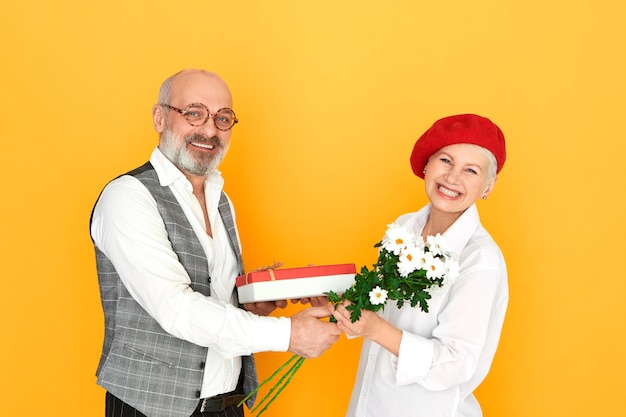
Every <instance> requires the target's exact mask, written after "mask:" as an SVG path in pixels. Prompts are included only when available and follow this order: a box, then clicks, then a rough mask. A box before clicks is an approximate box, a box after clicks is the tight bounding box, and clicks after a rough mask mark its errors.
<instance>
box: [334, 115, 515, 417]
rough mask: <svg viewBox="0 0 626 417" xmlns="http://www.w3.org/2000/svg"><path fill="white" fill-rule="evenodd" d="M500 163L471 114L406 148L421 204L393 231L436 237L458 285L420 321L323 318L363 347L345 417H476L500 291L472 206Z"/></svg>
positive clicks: (393, 308) (501, 279) (416, 315)
mask: <svg viewBox="0 0 626 417" xmlns="http://www.w3.org/2000/svg"><path fill="white" fill-rule="evenodd" d="M505 158H506V150H505V143H504V136H503V134H502V132H501V131H500V129H499V128H498V127H497V126H496V125H495V124H493V123H492V122H491V121H490V120H489V119H486V118H484V117H480V116H477V115H472V114H462V115H456V116H450V117H446V118H443V119H440V120H438V121H437V122H435V124H434V125H433V126H432V127H431V128H430V129H428V130H427V131H426V132H425V133H424V134H423V135H422V136H421V137H420V138H419V140H418V141H417V142H416V143H415V147H414V149H413V153H412V155H411V166H412V168H413V172H414V173H415V175H417V176H418V177H420V178H423V179H424V183H425V188H426V195H427V196H428V199H429V200H430V204H428V205H426V206H425V207H423V208H422V209H421V210H420V211H418V212H415V213H409V214H405V215H402V216H400V217H399V218H398V219H397V220H396V223H397V224H399V225H401V226H404V227H406V228H408V229H410V230H412V231H413V232H414V233H415V234H416V235H417V236H419V235H421V236H422V237H423V238H424V239H426V236H428V235H433V236H434V235H436V234H437V233H441V234H442V235H443V237H444V238H445V239H446V241H447V243H448V246H449V247H450V249H451V251H452V253H453V254H454V255H455V256H456V257H458V259H459V269H460V276H459V278H458V279H457V280H455V281H454V283H453V284H451V285H449V286H444V287H443V288H441V289H437V290H434V291H431V295H432V298H431V299H430V300H428V305H429V312H428V313H424V312H422V311H421V310H419V309H418V308H412V307H411V306H410V305H409V304H405V305H404V306H403V307H402V308H398V307H397V305H396V302H394V301H391V302H387V305H386V306H385V309H384V311H383V312H382V313H380V314H377V313H373V312H371V311H363V312H362V316H361V318H360V320H359V321H357V322H355V323H352V322H351V321H350V315H349V312H348V311H347V310H346V309H345V307H343V306H339V307H338V308H337V310H336V311H335V310H332V311H333V312H334V315H335V318H336V319H337V320H338V326H339V328H340V329H342V330H343V331H344V332H346V334H348V335H350V336H363V337H364V338H365V340H364V341H363V347H362V351H361V358H360V362H359V369H358V373H357V378H356V383H355V386H354V389H353V392H352V398H351V401H350V406H349V408H348V413H347V415H348V416H350V417H352V416H354V417H365V416H368V417H370V416H372V417H388V416H402V417H406V416H420V417H438V416H447V417H452V416H454V417H460V416H463V417H466V416H467V417H474V416H481V415H482V412H481V409H480V406H479V404H478V402H477V401H476V398H475V397H474V395H473V391H474V390H475V389H476V387H477V386H478V385H479V384H480V383H481V382H482V380H483V379H484V378H485V376H486V375H487V373H488V371H489V367H490V365H491V362H492V360H493V357H494V354H495V352H496V347H497V345H498V341H499V338H500V332H501V330H502V323H503V321H504V315H505V312H506V307H507V303H508V284H507V272H506V265H505V262H504V258H503V256H502V253H501V251H500V249H499V248H498V245H497V244H496V243H495V241H494V240H493V239H492V238H491V236H490V235H489V234H488V233H487V231H486V230H485V229H484V228H483V227H482V225H481V223H480V219H479V216H478V211H477V208H476V204H475V203H476V201H477V200H478V199H486V198H487V196H488V195H489V193H491V191H492V190H493V188H494V185H495V182H496V178H497V177H496V175H497V173H499V172H500V170H501V169H502V166H503V165H504V161H505Z"/></svg>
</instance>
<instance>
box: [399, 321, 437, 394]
mask: <svg viewBox="0 0 626 417" xmlns="http://www.w3.org/2000/svg"><path fill="white" fill-rule="evenodd" d="M434 352H435V347H434V345H433V342H432V341H430V340H428V339H425V338H423V337H421V336H418V335H416V334H412V333H408V332H402V339H401V341H400V349H399V355H398V356H397V357H395V356H394V357H393V359H392V361H393V363H392V365H393V367H394V368H395V369H396V385H397V386H403V385H408V384H414V383H416V382H417V381H419V380H421V379H422V378H424V377H425V376H426V374H427V373H428V371H429V370H430V367H431V365H432V362H433V355H434Z"/></svg>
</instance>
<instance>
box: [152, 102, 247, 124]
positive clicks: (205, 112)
mask: <svg viewBox="0 0 626 417" xmlns="http://www.w3.org/2000/svg"><path fill="white" fill-rule="evenodd" d="M159 105H160V106H163V107H167V108H168V109H172V110H175V111H177V112H178V113H180V114H182V115H183V117H184V118H185V120H187V123H189V124H190V125H192V126H196V127H198V126H204V125H205V124H206V123H207V122H208V121H209V119H210V118H213V122H214V123H215V127H216V128H218V129H219V130H230V128H232V127H233V126H234V125H235V123H237V122H238V121H239V120H238V119H237V116H235V112H234V111H233V110H232V109H229V108H228V107H224V108H223V109H219V110H218V111H217V112H216V113H215V114H211V113H209V109H208V108H207V106H205V105H204V104H202V103H191V104H190V105H188V106H187V107H185V108H184V109H179V108H178V107H174V106H170V105H169V104H159Z"/></svg>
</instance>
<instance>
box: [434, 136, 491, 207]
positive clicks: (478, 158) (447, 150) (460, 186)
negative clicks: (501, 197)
mask: <svg viewBox="0 0 626 417" xmlns="http://www.w3.org/2000/svg"><path fill="white" fill-rule="evenodd" d="M487 152H488V151H485V149H483V148H481V147H480V146H477V145H471V144H467V143H458V144H454V145H449V146H446V147H444V148H441V149H440V150H438V151H437V152H435V153H434V154H433V155H432V156H431V157H430V158H429V159H428V163H427V164H426V168H425V170H426V173H425V175H424V181H425V186H426V195H427V196H428V199H429V200H430V202H431V203H432V206H433V209H434V210H437V211H440V212H443V213H447V214H458V215H459V216H460V215H461V214H462V213H463V212H464V211H465V210H466V209H467V208H468V207H469V206H471V205H472V204H474V203H475V202H476V200H478V199H479V198H481V197H482V196H486V195H487V194H489V193H490V192H491V190H492V189H493V186H494V183H495V180H496V178H495V177H491V175H490V172H491V170H490V169H489V168H490V164H491V163H492V162H490V158H489V156H488V153H487Z"/></svg>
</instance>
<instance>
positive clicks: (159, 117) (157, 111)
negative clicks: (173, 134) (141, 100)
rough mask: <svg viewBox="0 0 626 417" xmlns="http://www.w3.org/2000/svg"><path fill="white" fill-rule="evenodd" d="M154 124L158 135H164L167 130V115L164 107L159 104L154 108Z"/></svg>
mask: <svg viewBox="0 0 626 417" xmlns="http://www.w3.org/2000/svg"><path fill="white" fill-rule="evenodd" d="M152 124H153V126H154V130H156V131H157V133H163V131H164V130H165V114H164V113H163V107H162V106H159V105H158V104H155V105H154V106H152Z"/></svg>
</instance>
